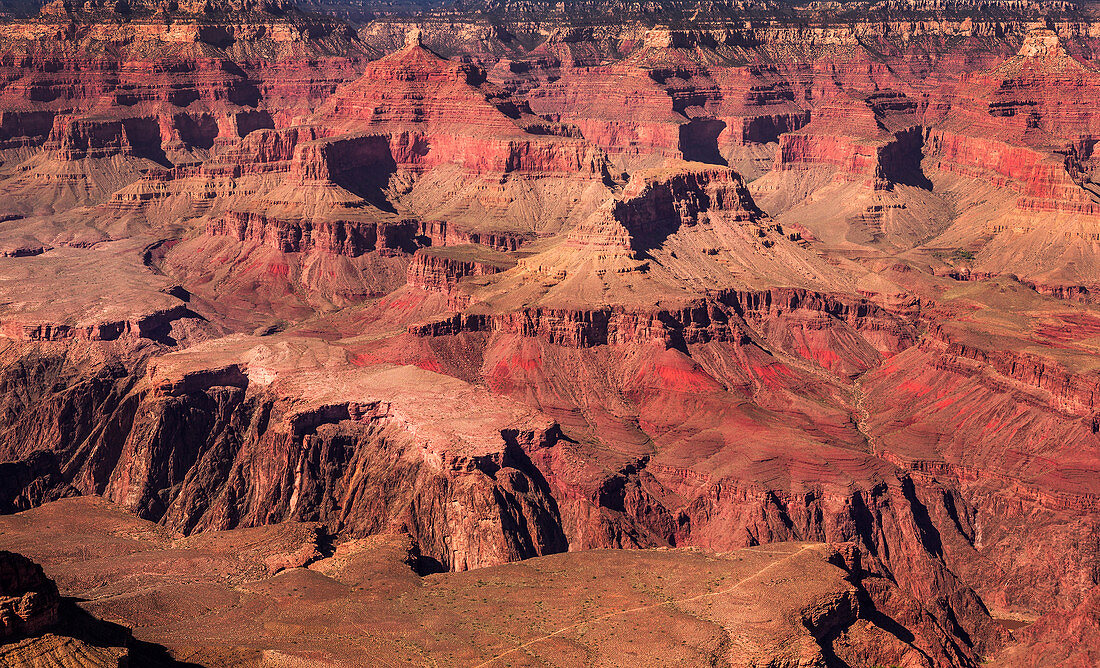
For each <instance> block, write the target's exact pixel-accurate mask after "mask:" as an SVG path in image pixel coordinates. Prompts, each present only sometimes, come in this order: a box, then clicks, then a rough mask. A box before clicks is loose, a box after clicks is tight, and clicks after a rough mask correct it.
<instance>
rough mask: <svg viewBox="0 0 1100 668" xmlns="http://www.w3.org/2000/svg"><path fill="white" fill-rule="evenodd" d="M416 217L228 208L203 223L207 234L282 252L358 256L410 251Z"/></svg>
mask: <svg viewBox="0 0 1100 668" xmlns="http://www.w3.org/2000/svg"><path fill="white" fill-rule="evenodd" d="M418 228H419V225H418V224H417V223H416V222H415V221H396V222H392V223H380V222H375V221H356V220H316V221H311V220H303V219H300V218H296V219H290V220H286V219H278V218H272V217H269V216H267V215H265V214H263V213H259V212H243V211H230V212H227V213H226V214H225V215H224V216H222V217H220V218H218V219H217V220H214V221H211V222H210V223H208V224H207V226H206V230H205V231H206V234H209V235H212V236H229V237H232V238H234V239H236V240H238V241H245V242H250V243H257V244H262V245H265V246H270V247H271V248H274V249H277V250H279V251H281V252H283V253H310V252H313V251H323V252H326V253H332V254H334V255H346V256H348V257H357V256H359V255H362V254H364V253H368V252H370V251H375V250H377V251H383V252H385V251H391V252H409V251H410V250H412V248H413V247H414V245H415V242H414V241H413V239H414V237H416V236H417V231H418Z"/></svg>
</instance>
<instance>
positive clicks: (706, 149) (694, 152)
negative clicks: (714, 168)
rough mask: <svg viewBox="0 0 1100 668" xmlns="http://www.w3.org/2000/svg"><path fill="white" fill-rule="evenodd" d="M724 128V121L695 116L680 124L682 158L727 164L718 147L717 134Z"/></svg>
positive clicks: (714, 163)
mask: <svg viewBox="0 0 1100 668" xmlns="http://www.w3.org/2000/svg"><path fill="white" fill-rule="evenodd" d="M725 129H726V123H725V121H720V120H718V119H715V118H696V119H693V120H692V121H691V122H690V123H685V124H684V125H681V126H680V152H681V153H682V154H683V155H684V160H691V161H693V162H705V163H709V164H712V165H722V166H728V165H729V163H728V162H727V161H726V159H725V158H723V157H722V152H721V151H720V150H719V149H718V136H719V135H721V134H722V132H724V131H725Z"/></svg>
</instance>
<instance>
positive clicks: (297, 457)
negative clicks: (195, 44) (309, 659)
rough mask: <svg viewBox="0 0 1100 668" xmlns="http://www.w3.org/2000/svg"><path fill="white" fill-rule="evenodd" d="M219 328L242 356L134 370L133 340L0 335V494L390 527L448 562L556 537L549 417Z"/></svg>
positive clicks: (470, 564)
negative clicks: (0, 357) (334, 373)
mask: <svg viewBox="0 0 1100 668" xmlns="http://www.w3.org/2000/svg"><path fill="white" fill-rule="evenodd" d="M226 345H231V346H232V345H236V346H237V347H236V348H234V350H238V351H239V352H242V353H247V354H250V355H254V356H255V360H254V361H253V362H252V363H251V364H250V365H247V366H246V365H241V364H238V363H235V362H228V363H222V362H220V361H218V360H219V359H220V358H219V357H218V356H217V353H218V349H217V348H215V349H213V353H211V352H209V351H207V352H206V355H207V356H206V357H202V355H203V352H199V353H196V354H197V355H199V357H198V359H197V360H196V361H194V362H192V361H191V360H190V358H186V357H185V358H179V359H177V358H175V357H173V356H172V355H169V356H167V357H162V358H159V359H158V360H157V361H156V362H155V364H154V366H153V367H152V370H151V371H149V372H148V373H146V372H144V367H145V363H144V361H143V360H144V355H145V354H147V353H146V351H141V350H132V349H130V350H124V349H121V348H118V347H117V346H115V347H108V344H88V345H87V347H84V348H82V349H81V350H82V351H83V352H81V351H79V350H75V349H74V350H69V351H66V350H65V349H63V348H61V347H56V346H55V347H52V348H51V347H49V345H47V346H45V347H34V345H33V344H19V345H18V346H14V345H13V346H12V347H10V349H9V353H11V361H10V362H8V363H7V364H6V365H5V367H4V369H3V380H2V385H0V387H2V388H3V389H4V390H5V391H4V393H3V403H4V405H5V406H4V413H3V423H2V424H0V435H2V438H0V442H2V443H3V450H2V451H0V455H2V457H3V459H5V460H7V461H9V462H13V463H10V464H6V465H5V467H7V468H11V469H13V470H14V469H15V468H18V467H23V468H26V469H28V474H27V475H24V476H23V477H24V478H26V479H28V484H27V485H26V487H25V488H23V489H20V490H8V489H7V485H5V489H4V490H3V492H4V494H5V495H6V496H7V497H8V498H5V499H2V500H3V501H6V502H8V503H14V504H16V505H17V507H18V508H19V509H21V508H23V507H26V506H29V505H33V504H36V503H39V502H42V501H45V500H48V499H49V498H57V497H58V496H62V495H65V494H70V493H72V491H73V489H75V490H79V491H80V492H82V493H85V494H101V495H104V496H106V497H107V498H110V499H112V500H115V501H117V502H119V503H121V504H123V505H124V506H126V507H127V508H130V509H132V510H133V511H134V512H135V513H137V514H138V515H140V516H142V517H144V518H147V519H152V520H155V521H158V522H160V523H162V524H164V525H166V526H169V527H171V528H173V529H177V530H180V531H184V532H192V531H198V530H205V529H223V528H233V527H244V526H256V525H262V524H270V523H275V522H280V521H283V520H292V519H293V520H306V521H318V522H323V523H325V524H326V525H327V526H328V527H329V530H330V531H331V532H333V533H336V532H343V533H345V534H347V535H363V534H371V533H379V532H385V531H404V532H408V533H409V534H410V535H412V536H413V537H414V539H415V540H416V541H417V544H418V545H419V547H420V550H421V552H422V553H423V554H425V555H427V556H430V557H432V558H434V559H436V560H437V561H438V562H439V563H441V564H443V565H444V566H445V567H447V568H450V569H452V570H465V569H468V568H475V567H479V566H487V565H493V564H499V563H503V562H506V561H514V560H517V559H522V558H526V557H531V556H537V555H541V554H546V553H550V552H556V551H561V550H564V549H566V547H567V544H566V542H565V539H564V537H563V535H562V533H561V520H560V518H559V517H558V510H557V506H556V502H555V500H554V499H553V497H552V496H551V495H550V493H549V490H548V488H547V487H546V483H545V481H544V480H543V479H542V477H541V474H540V473H539V471H538V470H537V469H536V468H535V467H534V466H533V465H532V464H531V462H530V460H529V459H528V457H527V455H526V454H525V451H526V450H527V449H536V448H537V447H540V444H541V445H545V444H547V443H549V442H553V441H554V440H556V439H557V438H558V435H557V434H558V432H557V428H556V426H555V425H554V423H553V422H552V421H549V420H547V419H546V418H544V417H540V416H539V415H538V414H537V413H536V412H534V411H530V410H528V409H523V408H521V407H519V406H516V405H514V404H511V403H510V402H506V401H505V402H503V403H501V400H499V399H493V398H492V397H490V396H489V395H488V394H487V393H485V392H484V391H479V390H476V389H474V388H471V387H470V386H468V385H466V384H465V383H462V382H460V381H457V380H454V379H449V378H446V377H443V376H438V375H437V374H432V373H430V372H426V371H420V370H418V369H414V368H412V367H387V368H381V369H380V368H379V367H373V368H370V369H369V370H363V371H356V370H355V369H354V367H352V368H350V369H348V370H345V371H342V372H340V373H339V374H338V376H339V377H340V378H342V379H343V380H341V381H338V382H336V383H334V381H333V379H332V378H331V377H327V376H325V375H324V374H322V373H320V372H318V371H316V370H310V368H309V367H308V364H309V363H310V361H313V360H315V357H313V356H310V355H317V356H323V355H326V354H329V353H328V351H327V350H326V349H324V348H323V347H322V349H320V350H319V351H318V350H313V352H310V350H312V349H311V348H310V345H312V344H301V346H304V348H305V349H306V351H305V352H304V353H303V352H302V351H301V350H299V349H298V348H297V347H295V346H296V345H298V344H293V345H291V346H290V348H289V349H288V348H286V347H279V346H276V347H275V348H274V349H272V348H270V347H265V346H263V345H261V346H260V347H259V348H258V349H255V350H253V349H252V348H251V346H252V345H255V344H250V343H247V342H246V344H234V343H233V340H230V342H229V343H227V344H226ZM299 354H304V355H307V357H305V358H303V360H305V363H306V364H307V367H306V370H305V371H299V370H297V369H296V368H295V366H294V365H296V364H298V361H297V360H298V357H297V355H299ZM272 359H273V360H274V361H272ZM287 359H289V362H284V361H283V360H287ZM343 364H347V362H346V361H345V362H343ZM78 369H79V371H78ZM284 377H285V379H284ZM273 381H274V382H273ZM433 384H434V385H433ZM410 386H416V387H418V388H420V390H422V393H421V394H409V393H408V392H407V391H406V389H405V388H407V387H410ZM330 395H331V396H330ZM349 397H350V400H349ZM478 402H480V403H482V404H484V408H483V410H481V411H477V412H476V415H474V416H470V415H468V414H467V411H469V410H470V409H471V406H472V405H473V404H476V403H478ZM28 412H29V413H34V414H35V415H36V416H37V418H36V419H35V420H25V419H21V417H20V416H22V415H25V414H27V413H28ZM44 444H51V445H50V447H49V449H48V451H46V452H43V450H42V448H43V445H44ZM46 455H50V456H52V457H54V458H56V460H57V463H58V465H57V466H56V467H55V466H52V465H51V464H52V462H45V463H43V462H41V461H39V460H40V459H41V458H43V457H45V456H46ZM39 469H41V470H39ZM36 473H37V474H38V475H33V474H36ZM9 499H10V501H9Z"/></svg>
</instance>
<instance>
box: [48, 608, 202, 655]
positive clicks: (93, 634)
mask: <svg viewBox="0 0 1100 668" xmlns="http://www.w3.org/2000/svg"><path fill="white" fill-rule="evenodd" d="M81 600H82V599H78V598H71V597H67V598H64V599H62V601H61V606H60V609H59V610H58V612H59V617H60V621H59V622H58V624H57V627H56V628H55V629H53V630H54V631H55V632H57V633H60V634H61V635H65V636H68V637H71V638H76V639H77V640H80V641H82V642H84V643H86V644H88V645H91V646H93V647H125V648H126V649H127V650H128V652H129V654H130V656H129V662H128V664H127V665H130V666H135V667H136V666H142V667H143V668H205V667H204V666H203V665H202V664H199V663H189V662H185V661H177V660H176V659H174V658H172V655H171V654H169V653H168V650H167V648H165V647H163V646H162V645H157V644H155V643H151V642H145V641H143V640H138V639H137V638H135V637H134V634H133V633H132V632H131V631H130V629H128V628H126V627H125V626H122V625H121V624H115V623H113V622H108V621H104V620H102V619H97V618H96V617H93V616H92V615H90V614H88V613H87V612H86V611H85V610H84V609H83V608H81V607H80V606H79V605H77V603H79V602H81Z"/></svg>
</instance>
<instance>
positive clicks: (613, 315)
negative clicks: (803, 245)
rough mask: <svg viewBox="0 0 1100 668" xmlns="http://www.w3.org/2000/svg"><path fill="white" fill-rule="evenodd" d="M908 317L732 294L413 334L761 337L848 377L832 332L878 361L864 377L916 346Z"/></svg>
mask: <svg viewBox="0 0 1100 668" xmlns="http://www.w3.org/2000/svg"><path fill="white" fill-rule="evenodd" d="M908 315H910V314H908V313H905V312H900V313H894V312H891V311H889V310H887V309H884V308H883V307H881V306H877V305H875V304H873V303H871V302H869V301H866V300H861V299H854V298H851V297H843V296H837V295H824V294H819V293H815V292H813V291H809V290H805V289H799V288H775V289H772V290H764V291H751V290H744V291H737V290H730V291H726V292H722V293H719V294H717V295H715V297H714V298H713V299H699V300H697V301H696V302H695V303H692V304H690V305H685V306H682V307H680V308H675V309H641V310H639V309H636V308H630V307H624V306H607V307H601V308H577V309H566V308H551V307H528V308H524V309H521V310H518V311H515V312H510V313H501V314H479V313H458V314H455V315H452V316H447V317H445V318H443V319H440V320H435V321H431V322H428V323H424V324H417V325H410V326H409V332H410V333H412V334H415V335H418V336H444V335H451V334H458V333H460V332H500V333H513V334H518V335H520V336H526V337H536V336H537V337H542V338H544V339H545V340H547V341H549V342H551V343H555V344H559V345H565V346H571V347H591V346H598V345H606V344H619V343H639V344H642V343H650V342H659V343H661V344H662V345H665V346H682V345H684V344H689V343H705V342H707V341H733V342H748V341H749V340H751V339H752V338H754V337H755V338H757V339H759V340H767V341H769V342H771V343H772V344H773V345H777V346H779V347H781V348H784V349H791V350H792V351H797V354H800V355H801V356H805V357H806V358H808V359H812V360H814V361H815V362H817V363H819V364H821V365H822V366H824V367H825V368H829V369H835V370H837V371H840V372H842V373H844V372H847V369H848V368H849V367H848V366H847V365H846V364H844V363H842V360H841V359H840V357H839V356H838V354H837V352H836V351H834V350H830V349H829V348H830V344H831V343H835V342H831V341H829V340H828V339H829V338H830V332H832V331H836V330H842V331H843V332H845V333H844V334H842V337H843V338H851V339H852V345H853V346H855V347H856V348H859V349H866V350H867V352H868V354H869V355H870V359H867V360H864V361H863V362H862V364H865V365H866V366H862V368H860V367H854V370H856V371H858V370H865V369H866V368H869V367H870V366H874V364H876V363H877V360H878V359H880V357H879V355H880V354H881V353H889V352H895V351H898V350H901V349H903V348H905V347H906V346H908V345H909V344H911V343H912V342H913V341H914V340H915V331H914V329H913V327H912V325H911V324H909V323H908V322H907V316H908ZM798 330H800V332H799V333H798V334H794V335H793V336H792V332H793V331H798ZM855 332H859V334H854V333H855ZM849 333H851V334H852V335H850V334H849ZM853 335H854V336H853ZM816 339H820V340H816ZM857 339H858V340H857ZM815 340H816V341H815ZM845 348H847V346H845ZM841 350H842V352H843V350H844V349H841ZM880 351H881V352H880Z"/></svg>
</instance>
